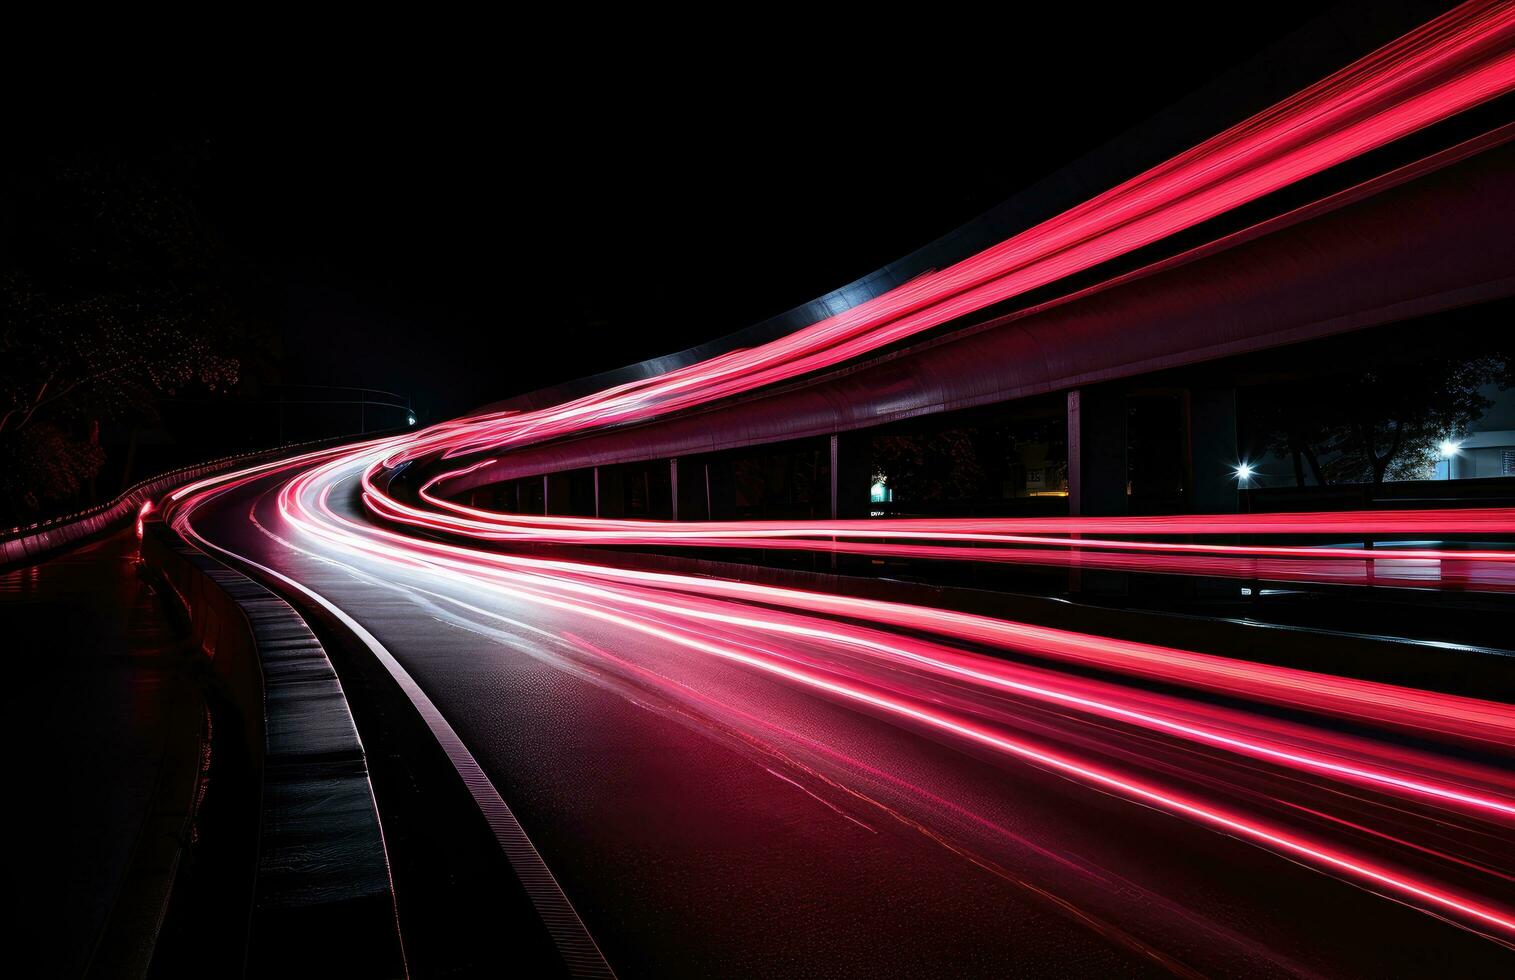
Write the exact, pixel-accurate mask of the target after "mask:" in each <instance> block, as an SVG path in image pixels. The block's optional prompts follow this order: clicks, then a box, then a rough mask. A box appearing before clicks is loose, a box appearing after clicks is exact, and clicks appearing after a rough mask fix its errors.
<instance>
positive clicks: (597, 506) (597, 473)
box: [594, 466, 600, 517]
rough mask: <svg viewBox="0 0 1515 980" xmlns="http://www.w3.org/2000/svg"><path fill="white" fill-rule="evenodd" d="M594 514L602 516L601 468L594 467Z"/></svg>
mask: <svg viewBox="0 0 1515 980" xmlns="http://www.w3.org/2000/svg"><path fill="white" fill-rule="evenodd" d="M594 516H595V517H599V516H600V468H599V467H598V466H596V467H595V468H594Z"/></svg>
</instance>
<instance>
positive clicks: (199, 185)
mask: <svg viewBox="0 0 1515 980" xmlns="http://www.w3.org/2000/svg"><path fill="white" fill-rule="evenodd" d="M1198 9H1200V10H1203V9H1204V8H1203V7H1201V8H1198ZM1318 10H1319V6H1318V5H1313V4H1278V5H1269V7H1268V9H1267V10H1266V11H1263V12H1258V13H1255V14H1252V15H1249V18H1250V19H1249V20H1247V21H1246V22H1235V21H1229V22H1226V23H1224V24H1222V23H1219V22H1216V21H1214V20H1213V19H1209V18H1208V17H1206V16H1204V15H1201V14H1197V13H1196V12H1195V9H1194V8H1190V9H1183V8H1179V7H1173V8H1169V9H1162V8H1159V7H1156V6H1150V5H1142V6H1141V7H1140V8H1139V9H1133V10H1131V11H1129V12H1127V13H1125V14H1112V13H1110V12H1109V10H1108V9H1105V8H1102V9H1101V10H1100V12H1099V17H1098V19H1097V20H1095V19H1094V18H1093V17H1092V16H1091V13H1090V10H1089V9H1087V8H1083V7H1081V6H1080V5H1064V7H1063V8H1060V12H1053V13H1047V14H1043V15H1040V16H1038V17H1036V18H1031V19H1027V18H1024V17H1022V18H1021V19H1019V20H1018V21H1015V22H1012V23H1011V24H1010V25H1006V26H1000V27H996V28H995V29H994V32H993V34H992V36H986V33H985V32H984V31H982V30H976V29H975V28H974V27H973V25H971V24H953V25H951V27H950V28H949V29H942V28H937V29H936V30H935V31H929V30H928V31H924V32H916V31H914V30H912V29H907V28H906V27H902V28H901V29H899V30H898V31H897V32H896V33H895V35H894V37H893V38H892V39H891V40H890V41H888V42H880V41H879V40H878V39H876V38H875V39H871V40H868V39H865V38H864V37H863V36H862V35H861V34H859V35H857V36H852V35H849V34H839V33H838V32H837V31H836V29H835V28H828V29H824V30H822V29H821V28H820V27H819V25H816V28H815V33H814V34H809V33H806V32H805V31H804V30H803V29H796V30H795V31H794V32H792V34H790V35H789V36H787V37H786V39H785V41H784V42H783V43H780V42H778V41H771V43H769V44H768V45H766V46H765V45H763V44H755V45H752V48H753V51H751V52H748V51H743V50H739V47H737V46H732V47H728V46H726V42H723V44H722V45H720V46H712V47H710V48H709V49H707V50H703V51H700V52H698V53H693V54H691V53H689V52H687V51H685V52H681V54H680V56H679V57H678V58H672V57H670V56H669V55H668V52H666V51H664V52H654V51H651V50H645V51H644V50H642V49H640V48H637V47H634V46H632V45H629V44H626V45H622V44H617V43H615V42H613V41H607V40H606V39H605V38H603V37H602V38H601V40H600V41H598V42H588V41H585V42H583V43H582V44H580V43H578V41H577V39H567V40H568V41H571V42H573V43H567V44H562V46H560V47H558V48H556V49H555V51H556V52H557V53H558V56H557V57H555V58H551V59H536V60H533V61H531V62H529V63H527V62H525V61H523V60H521V59H520V54H521V51H522V45H526V46H527V47H529V46H530V43H529V41H527V40H524V39H522V38H519V37H517V38H514V39H513V40H512V42H511V43H510V44H509V45H505V46H503V47H502V48H501V49H500V50H499V51H498V52H496V57H495V58H493V59H481V58H480V57H478V56H479V55H480V54H481V53H482V52H483V51H484V50H487V46H484V47H472V48H470V49H469V51H468V52H466V53H460V54H459V56H458V58H457V59H455V61H453V62H452V63H449V59H448V58H447V57H446V56H445V54H446V53H445V52H438V51H433V52H432V55H431V58H430V59H428V60H425V61H420V60H412V59H409V58H407V57H401V56H400V55H399V54H395V55H394V56H393V58H392V59H391V56H390V53H389V52H385V53H384V54H383V55H382V56H377V55H374V56H370V57H368V58H365V59H364V64H363V66H362V67H354V68H351V69H349V68H348V67H346V66H341V67H339V66H337V65H335V64H333V65H332V66H331V67H330V68H329V70H328V71H329V73H328V74H327V75H326V76H325V77H324V78H323V79H322V81H323V82H324V84H314V85H311V86H309V88H308V90H307V91H296V90H294V89H293V88H289V89H283V88H281V91H280V93H279V95H278V96H277V97H270V96H269V95H268V93H267V92H266V91H264V90H262V89H259V88H254V89H251V90H247V91H239V92H237V93H236V94H234V95H228V96H226V97H224V98H223V97H221V96H220V95H219V94H218V95H217V96H216V97H215V98H210V99H204V100H201V99H189V98H181V97H180V95H181V94H182V93H176V94H175V97H172V98H165V99H161V100H160V99H149V100H139V101H135V102H133V103H131V104H129V105H124V106H120V107H116V108H114V109H112V111H110V112H109V113H108V114H107V115H106V117H105V118H102V119H101V120H100V121H99V122H98V124H96V125H93V126H89V127H83V128H79V127H72V126H71V127H70V128H69V129H68V130H67V137H66V139H65V140H64V142H74V143H89V142H91V141H97V142H104V143H113V144H116V145H117V146H118V147H119V149H120V150H121V152H125V153H129V154H131V153H146V154H151V153H154V152H158V151H159V150H160V149H161V148H162V147H163V146H166V145H169V144H174V145H178V146H181V147H182V146H184V145H191V146H193V147H194V148H195V152H194V156H195V159H196V163H195V165H194V167H195V169H194V173H193V174H191V175H189V177H188V179H189V180H190V182H191V185H192V188H193V195H194V198H195V201H196V204H197V206H198V207H199V208H200V209H201V210H202V216H203V219H204V220H205V221H206V222H207V223H208V224H209V226H210V227H211V228H212V229H213V230H214V231H215V233H216V235H217V236H218V238H219V239H220V241H221V243H222V245H223V247H224V249H225V251H226V254H227V256H228V259H229V261H236V262H238V263H241V264H243V265H245V266H246V267H247V268H249V269H251V270H253V274H254V276H255V278H256V279H257V281H258V282H259V283H261V284H262V286H263V287H264V288H265V292H266V294H267V296H268V297H269V298H268V307H269V316H270V317H271V318H273V319H274V320H275V321H276V322H277V323H278V324H279V325H280V327H281V329H282V332H283V355H282V363H281V365H280V368H279V372H280V375H281V376H282V378H283V379H284V380H285V381H288V382H315V383H324V384H353V385H369V386H373V387H378V388H385V389H390V390H395V391H399V392H401V393H405V394H410V395H412V396H413V397H414V399H415V401H416V405H417V408H418V410H419V412H420V414H421V415H422V416H423V418H424V419H427V420H436V419H438V418H442V417H445V416H447V415H450V414H456V413H458V412H462V411H465V410H467V409H469V408H471V407H474V406H476V405H478V404H481V403H484V402H488V401H491V400H495V399H498V398H503V397H507V396H509V395H512V394H515V393H518V392H520V391H523V390H530V389H532V388H536V387H541V386H543V385H545V384H549V383H552V382H555V381H560V380H567V379H569V378H574V377H579V376H583V375H586V374H590V373H594V372H596V371H600V370H604V369H608V368H612V367H617V366H620V365H622V364H625V363H630V362H633V361H637V360H641V359H643V358H646V357H650V356H655V355H658V354H662V353H666V352H669V351H673V350H679V349H682V348H684V347H687V346H690V345H692V344H694V343H698V342H700V341H703V340H707V339H710V338H713V337H716V336H719V335H721V334H724V333H727V332H730V331H732V330H735V329H739V328H741V327H743V326H746V325H748V324H750V323H752V322H755V321H757V320H760V319H763V318H765V317H767V316H770V315H772V314H775V313H779V312H782V311H783V310H785V309H788V308H790V307H792V306H794V305H797V304H799V303H802V302H804V301H806V300H808V299H811V298H813V297H815V296H817V295H819V294H821V293H824V292H826V291H828V290H830V289H833V288H835V287H838V286H841V285H844V284H845V283H847V282H849V281H851V280H852V279H854V278H856V277H858V276H860V275H863V274H865V273H867V272H869V271H871V270H873V269H875V268H877V267H878V266H880V265H882V264H884V263H886V262H888V261H890V260H892V259H894V258H897V257H899V256H901V255H903V254H905V253H907V252H909V251H911V250H913V249H914V248H916V247H917V246H920V245H923V244H925V243H926V242H928V241H930V240H931V239H933V238H935V237H937V236H939V235H941V234H943V233H945V232H947V231H949V230H950V229H952V228H953V227H955V226H957V225H959V224H961V223H962V222H964V221H966V220H967V219H969V218H972V217H973V216H974V215H976V214H978V213H980V212H982V211H983V210H985V209H987V208H988V207H990V206H992V205H994V204H996V203H998V202H999V201H1001V200H1003V199H1005V198H1007V197H1009V196H1011V195H1012V194H1014V193H1015V192H1016V191H1018V190H1020V189H1021V188H1023V187H1025V186H1026V185H1027V184H1029V183H1031V182H1033V181H1035V180H1036V179H1038V178H1040V177H1042V176H1044V175H1046V174H1048V173H1050V172H1052V171H1054V170H1056V169H1058V168H1059V167H1060V166H1062V165H1064V164H1066V163H1068V162H1069V161H1071V160H1073V159H1076V158H1077V157H1078V156H1080V155H1082V154H1083V153H1085V152H1087V151H1089V150H1091V149H1093V148H1095V147H1096V146H1098V145H1100V144H1101V143H1103V142H1105V141H1106V140H1108V139H1110V138H1112V137H1114V136H1116V135H1118V134H1119V133H1120V132H1122V131H1123V130H1125V129H1127V128H1129V127H1131V126H1133V125H1135V124H1137V123H1139V122H1141V121H1142V120H1143V119H1145V118H1146V117H1147V116H1149V115H1150V114H1152V113H1153V112H1155V111H1156V110H1158V109H1160V108H1162V107H1163V106H1165V105H1167V104H1168V103H1170V102H1172V101H1174V100H1176V99H1178V98H1179V97H1181V96H1183V95H1184V94H1186V93H1188V92H1189V91H1191V90H1193V89H1195V88H1197V87H1199V86H1201V85H1203V84H1204V83H1205V82H1206V81H1208V80H1210V79H1211V78H1213V77H1215V76H1216V75H1218V74H1220V73H1223V72H1224V71H1225V70H1226V69H1227V68H1229V67H1231V66H1233V65H1235V64H1236V63H1238V62H1240V61H1242V60H1244V59H1245V58H1247V57H1248V56H1250V55H1251V54H1253V53H1255V52H1256V51H1257V50H1259V49H1260V48H1262V47H1264V46H1266V45H1267V44H1268V43H1270V42H1271V41H1273V40H1275V39H1276V38H1278V37H1279V36H1281V35H1283V34H1285V33H1288V32H1289V31H1291V30H1293V29H1295V28H1297V27H1298V26H1300V25H1301V24H1303V23H1304V22H1306V21H1307V20H1308V19H1309V17H1310V16H1312V15H1313V14H1314V13H1315V12H1316V11H1318ZM779 36H783V35H779ZM563 40H564V39H561V38H560V39H559V41H560V43H561V42H562V41H563ZM728 41H729V43H730V44H731V45H735V43H736V42H735V39H728ZM821 66H825V67H824V68H823V67H821ZM269 70H271V71H276V70H277V68H276V67H275V66H270V68H269ZM316 93H319V94H316ZM191 102H193V105H191ZM58 132H60V130H58V129H57V128H56V126H55V128H54V129H53V133H54V134H55V135H56V134H57V133H58ZM40 142H41V143H42V144H43V146H39V147H37V149H38V150H39V151H44V152H45V151H46V150H47V149H49V147H48V146H47V145H46V144H48V142H49V141H48V140H42V141H40ZM51 149H56V146H53V147H51Z"/></svg>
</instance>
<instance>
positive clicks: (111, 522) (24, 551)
mask: <svg viewBox="0 0 1515 980" xmlns="http://www.w3.org/2000/svg"><path fill="white" fill-rule="evenodd" d="M355 438H359V437H358V436H339V437H337V438H333V439H318V440H314V441H312V442H303V443H297V444H294V445H289V446H279V447H278V448H275V449H259V450H254V451H252V452H246V453H239V454H237V455H235V456H223V457H221V458H220V459H213V460H210V461H208V462H204V463H196V464H194V465H192V466H184V467H181V468H179V469H176V470H170V471H169V472H167V473H162V474H159V475H158V476H154V477H149V478H148V479H146V480H143V481H142V482H140V483H137V484H135V485H134V486H132V487H131V488H130V489H128V490H126V491H125V492H123V493H122V494H120V495H119V496H117V497H115V498H114V499H112V500H109V501H107V502H105V503H103V504H99V505H97V506H95V507H91V508H88V509H86V510H81V511H77V512H75V513H73V514H65V515H63V516H61V517H54V518H50V519H48V520H45V521H39V522H37V523H35V524H28V525H25V526H23V527H13V528H10V529H8V530H0V568H5V567H7V566H10V565H25V564H32V563H34V562H38V561H41V560H42V559H44V558H47V557H49V556H51V555H54V554H56V553H57V552H59V551H63V550H65V549H67V548H72V547H74V546H75V545H78V544H82V543H84V542H85V541H88V540H89V539H90V538H93V537H95V536H96V535H99V534H103V533H105V532H106V531H109V530H112V529H113V528H115V527H117V526H119V525H121V524H124V523H126V522H127V521H129V520H131V519H133V518H134V517H136V515H137V513H138V512H139V511H140V510H141V509H142V505H143V504H144V503H146V502H147V501H149V500H156V499H158V498H159V497H162V496H163V494H165V493H167V492H168V491H170V490H172V489H174V488H175V487H179V486H182V485H183V484H186V483H190V482H193V481H195V480H198V479H201V478H203V477H207V476H214V475H215V474H217V473H225V472H227V471H229V470H234V469H237V468H238V467H241V466H251V465H253V464H255V463H260V462H263V461H265V460H269V459H277V458H278V457H280V456H286V455H293V454H295V453H299V452H304V451H307V450H310V449H315V448H319V447H321V446H327V445H337V444H339V443H341V442H344V441H348V440H351V439H355Z"/></svg>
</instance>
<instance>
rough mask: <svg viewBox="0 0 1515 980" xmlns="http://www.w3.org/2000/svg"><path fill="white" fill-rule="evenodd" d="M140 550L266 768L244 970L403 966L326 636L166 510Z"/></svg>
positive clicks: (366, 972)
mask: <svg viewBox="0 0 1515 980" xmlns="http://www.w3.org/2000/svg"><path fill="white" fill-rule="evenodd" d="M142 556H143V560H144V561H145V562H146V563H147V564H148V565H149V567H151V568H152V569H153V570H154V571H155V572H156V573H157V574H158V575H160V576H161V577H162V579H163V581H164V582H165V583H166V584H167V585H168V586H169V588H170V589H171V591H172V592H173V593H174V594H175V595H176V596H177V598H178V600H179V602H181V603H182V604H183V607H184V609H185V611H186V613H187V614H188V618H189V623H190V629H191V633H192V637H193V640H194V642H195V644H196V645H197V646H198V647H199V649H200V650H201V651H202V652H203V653H204V654H205V655H206V656H207V657H208V658H209V660H210V666H211V669H212V671H213V673H214V674H215V675H216V676H217V678H218V680H219V681H220V682H221V683H222V684H223V685H224V688H225V690H226V692H227V693H228V695H229V697H230V699H231V701H232V703H233V705H234V706H235V707H236V709H237V714H238V715H240V720H241V722H242V732H241V733H240V734H241V737H242V739H243V740H244V742H245V743H246V747H247V749H248V752H249V756H250V757H251V758H252V759H253V760H254V765H255V769H256V771H257V773H258V777H259V779H260V780H261V786H262V792H261V800H262V802H261V807H260V810H261V813H260V821H259V822H260V830H259V840H258V844H257V863H256V870H255V873H254V875H253V881H254V884H253V887H252V890H251V894H249V895H247V896H246V913H247V916H248V921H249V927H248V930H247V941H246V960H245V970H246V973H247V974H248V975H250V976H273V975H282V976H290V975H295V976H306V975H316V974H335V975H348V976H374V977H380V976H403V975H405V973H406V968H405V961H404V953H403V949H402V946H401V942H400V936H399V929H398V923H397V920H396V917H395V904H394V895H393V890H392V888H391V885H390V878H389V863H388V857H387V854H386V851H385V846H384V838H383V830H382V827H381V824H380V822H379V816H378V810H377V808H376V806H375V804H374V798H373V790H372V787H371V786H370V784H369V779H368V767H367V759H366V756H365V754H364V750H363V744H362V742H361V740H360V739H359V737H358V733H357V729H356V727H355V726H354V724H353V720H352V714H351V712H350V711H349V709H348V706H347V701H346V698H345V696H344V694H343V691H342V685H341V682H340V681H339V680H338V678H337V675H336V672H335V670H333V668H332V666H331V662H330V661H329V660H328V659H327V656H326V652H325V650H324V649H323V648H322V646H321V644H320V642H319V641H318V640H317V639H316V637H315V635H314V634H313V633H312V632H311V631H310V628H309V627H308V626H307V625H306V623H305V621H304V620H303V619H302V618H301V617H300V615H299V614H298V613H297V612H295V610H294V609H293V608H292V607H291V606H290V605H289V604H288V603H286V602H285V601H284V600H282V599H280V598H279V597H277V596H276V595H274V594H273V593H271V592H269V591H268V590H267V589H265V588H263V587H262V586H261V585H259V584H257V583H256V582H254V581H252V580H251V579H249V578H248V577H247V576H245V575H242V574H241V573H240V572H237V571H234V570H232V569H230V568H228V567H226V566H225V565H223V564H221V563H220V562H218V561H216V560H215V559H214V558H211V557H210V556H208V555H206V554H204V553H203V552H201V551H198V550H197V549H195V548H194V547H193V546H191V545H190V544H188V543H187V542H185V541H184V540H183V539H182V538H180V537H179V536H178V534H176V533H175V532H174V531H173V530H172V529H170V528H169V527H167V526H166V525H164V524H162V523H159V522H151V523H149V524H148V525H147V527H146V529H145V533H144V535H143V542H142Z"/></svg>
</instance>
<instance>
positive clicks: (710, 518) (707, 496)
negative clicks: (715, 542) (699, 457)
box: [705, 463, 715, 521]
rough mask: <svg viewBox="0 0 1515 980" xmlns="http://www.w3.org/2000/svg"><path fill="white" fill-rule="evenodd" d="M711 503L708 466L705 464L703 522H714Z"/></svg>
mask: <svg viewBox="0 0 1515 980" xmlns="http://www.w3.org/2000/svg"><path fill="white" fill-rule="evenodd" d="M713 503H714V502H713V501H712V500H711V499H710V464H709V463H706V464H705V520H707V521H713V520H715V510H714V506H713Z"/></svg>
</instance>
